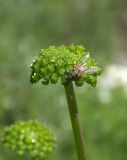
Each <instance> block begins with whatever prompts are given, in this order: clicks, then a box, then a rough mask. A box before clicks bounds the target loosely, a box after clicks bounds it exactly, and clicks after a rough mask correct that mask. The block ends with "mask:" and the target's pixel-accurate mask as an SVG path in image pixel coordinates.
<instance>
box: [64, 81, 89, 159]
mask: <svg viewBox="0 0 127 160" xmlns="http://www.w3.org/2000/svg"><path fill="white" fill-rule="evenodd" d="M64 87H65V92H66V97H67V102H68V108H69V112H70V118H71V124H72V128H73V134H74V139H75V144H76V149H77V154H78V159H79V160H86V153H85V149H84V143H83V135H82V132H81V127H80V123H79V113H78V108H77V103H76V99H75V93H74V88H73V84H72V82H69V83H67V84H65V85H64Z"/></svg>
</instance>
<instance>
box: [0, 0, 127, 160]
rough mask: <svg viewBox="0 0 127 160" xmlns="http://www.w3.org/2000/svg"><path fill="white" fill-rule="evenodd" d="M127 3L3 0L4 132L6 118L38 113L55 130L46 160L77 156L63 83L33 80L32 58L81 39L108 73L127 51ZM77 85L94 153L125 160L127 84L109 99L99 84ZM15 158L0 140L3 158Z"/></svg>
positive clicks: (0, 87)
mask: <svg viewBox="0 0 127 160" xmlns="http://www.w3.org/2000/svg"><path fill="white" fill-rule="evenodd" d="M126 6H127V1H126V0H98V1H96V0H73V1H72V0H52V1H47V0H36V1H35V0H9V1H8V0H0V135H1V136H2V133H3V128H4V127H5V126H7V125H10V124H12V123H14V122H16V121H18V120H29V119H38V120H39V121H41V122H43V123H46V124H47V125H48V126H49V127H51V129H52V130H53V131H54V133H55V134H56V136H57V148H56V150H55V152H54V153H53V154H51V155H50V156H49V157H48V159H49V160H57V159H61V160H65V159H68V160H76V159H77V157H76V151H75V148H74V141H73V134H72V130H71V124H70V120H69V113H68V108H67V102H66V99H65V94H64V88H63V86H61V85H60V84H58V85H48V86H42V85H41V83H38V84H34V85H31V84H30V82H29V79H30V64H31V63H32V59H33V58H34V56H37V54H38V52H39V51H40V49H41V48H47V47H48V46H49V45H56V46H59V45H62V44H65V45H70V44H81V45H84V46H85V47H86V50H88V51H90V52H91V55H92V56H93V58H95V59H96V60H97V61H98V62H99V64H100V66H102V68H103V71H104V72H103V75H102V76H104V74H105V68H106V66H108V65H110V64H112V63H114V62H115V63H117V62H119V64H120V63H121V64H122V63H123V61H122V62H121V61H120V60H119V61H118V59H119V57H121V56H122V55H121V54H120V53H126V51H127V48H126V35H127V30H126V27H127V23H126V17H127V7H126ZM111 76H112V75H111ZM125 76H126V74H125ZM99 78H100V77H99ZM101 81H103V79H101ZM107 83H108V82H107ZM103 90H104V89H102V91H103ZM75 91H76V97H77V102H78V106H79V112H80V115H81V118H80V120H81V125H82V127H83V133H84V141H85V144H86V151H87V157H88V160H102V159H103V160H126V159H127V126H126V124H127V116H126V113H127V96H126V94H125V93H124V90H123V87H122V85H116V87H115V88H113V89H111V90H110V94H111V99H110V100H109V101H107V102H103V101H102V100H100V98H99V96H98V93H99V85H98V86H97V88H96V89H94V88H92V87H91V86H87V85H85V86H83V87H82V88H76V87H75ZM104 98H106V97H105V96H104ZM14 159H15V160H19V158H18V157H16V155H15V154H14V153H12V152H9V151H7V150H5V148H4V146H3V144H2V143H0V160H14ZM27 159H28V158H27Z"/></svg>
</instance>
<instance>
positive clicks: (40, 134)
mask: <svg viewBox="0 0 127 160" xmlns="http://www.w3.org/2000/svg"><path fill="white" fill-rule="evenodd" d="M3 143H4V145H5V146H6V147H7V148H9V149H11V150H14V151H16V153H17V154H18V155H19V156H23V155H24V154H26V153H28V154H29V155H30V157H32V158H37V159H45V157H46V156H47V155H48V154H49V153H50V152H52V150H53V149H54V148H55V137H54V135H53V133H52V132H51V131H50V130H49V129H48V128H47V127H46V126H44V125H43V124H41V123H39V122H37V121H33V120H30V121H27V122H17V123H16V124H14V125H11V126H10V127H7V128H6V129H5V133H4V136H3Z"/></svg>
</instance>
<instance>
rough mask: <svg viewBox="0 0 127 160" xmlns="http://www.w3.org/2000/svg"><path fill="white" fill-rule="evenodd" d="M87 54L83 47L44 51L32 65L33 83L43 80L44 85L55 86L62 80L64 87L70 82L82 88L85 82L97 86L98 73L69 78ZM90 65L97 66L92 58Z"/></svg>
mask: <svg viewBox="0 0 127 160" xmlns="http://www.w3.org/2000/svg"><path fill="white" fill-rule="evenodd" d="M87 53H88V52H86V51H85V48H84V47H83V46H81V45H70V46H64V45H63V46H60V47H55V46H50V47H49V48H48V49H45V50H43V49H42V50H41V51H40V53H39V55H38V57H37V58H35V59H34V60H33V63H32V65H31V69H32V71H31V77H30V81H31V83H36V82H38V81H39V80H41V81H42V84H44V85H47V84H49V83H54V84H55V83H57V82H58V81H59V80H60V81H61V84H63V85H64V84H66V83H68V82H69V81H75V84H76V85H77V86H82V85H83V84H84V82H87V83H89V84H91V85H92V86H95V85H96V79H97V75H98V73H95V74H93V75H85V74H84V76H73V78H68V77H69V74H70V73H71V72H72V71H74V69H75V66H76V65H77V64H78V62H79V60H80V59H81V57H82V56H84V55H86V54H87ZM88 63H89V64H88V65H89V66H97V64H96V62H95V61H94V60H93V59H91V58H90V59H89V62H88ZM82 65H83V64H82Z"/></svg>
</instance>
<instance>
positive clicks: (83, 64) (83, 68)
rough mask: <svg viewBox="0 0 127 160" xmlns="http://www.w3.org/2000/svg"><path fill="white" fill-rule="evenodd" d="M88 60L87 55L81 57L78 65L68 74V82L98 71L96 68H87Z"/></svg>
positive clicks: (88, 56)
mask: <svg viewBox="0 0 127 160" xmlns="http://www.w3.org/2000/svg"><path fill="white" fill-rule="evenodd" d="M89 59H90V55H89V53H88V54H86V55H83V56H82V57H81V58H80V60H79V61H78V63H77V64H76V65H75V66H74V68H73V70H72V71H71V72H70V73H69V74H68V76H67V78H68V80H73V79H74V78H76V77H82V76H84V75H92V74H95V73H96V72H97V71H98V67H97V66H91V67H88V66H87V62H88V60H89Z"/></svg>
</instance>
